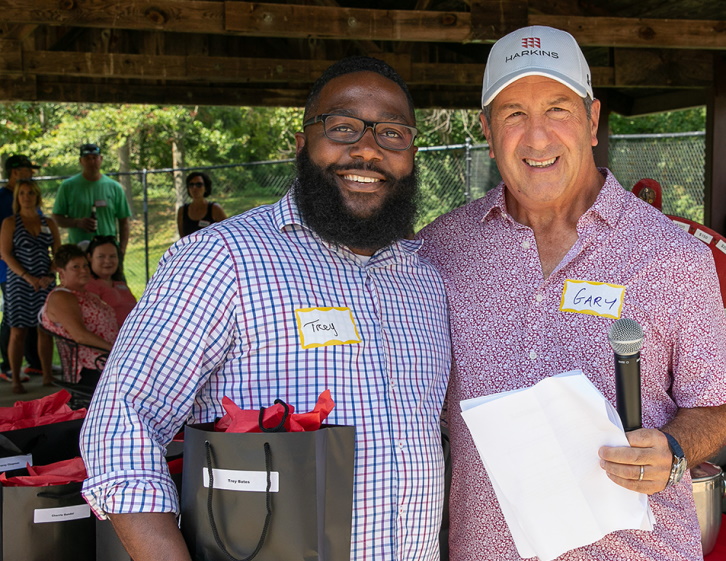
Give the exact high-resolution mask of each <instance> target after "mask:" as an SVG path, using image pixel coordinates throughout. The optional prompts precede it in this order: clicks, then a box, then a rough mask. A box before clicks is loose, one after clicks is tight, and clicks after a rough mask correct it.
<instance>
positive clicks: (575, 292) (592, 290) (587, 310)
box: [560, 279, 625, 319]
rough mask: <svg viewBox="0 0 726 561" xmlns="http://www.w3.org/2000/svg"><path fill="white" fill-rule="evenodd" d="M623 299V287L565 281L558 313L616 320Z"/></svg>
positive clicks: (618, 316) (621, 307) (602, 283)
mask: <svg viewBox="0 0 726 561" xmlns="http://www.w3.org/2000/svg"><path fill="white" fill-rule="evenodd" d="M624 299H625V287H624V286H622V285H619V284H608V283H605V282H591V281H582V280H571V279H567V280H566V281H565V286H564V289H563V290H562V300H561V302H560V311H561V312H574V313H577V314H589V315H592V316H600V317H604V318H613V319H618V318H620V312H621V311H622V309H623V301H624Z"/></svg>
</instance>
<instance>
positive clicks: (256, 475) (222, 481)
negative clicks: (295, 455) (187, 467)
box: [202, 468, 280, 493]
mask: <svg viewBox="0 0 726 561" xmlns="http://www.w3.org/2000/svg"><path fill="white" fill-rule="evenodd" d="M202 475H203V477H204V486H205V487H209V472H208V471H207V468H202ZM212 476H213V477H214V488H215V489H225V490H227V491H256V492H261V493H264V492H266V491H267V472H266V471H243V470H236V469H212ZM279 490H280V473H279V472H277V471H271V472H270V492H271V493H277V492H279Z"/></svg>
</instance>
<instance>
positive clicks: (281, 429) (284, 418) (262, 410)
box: [257, 399, 290, 432]
mask: <svg viewBox="0 0 726 561" xmlns="http://www.w3.org/2000/svg"><path fill="white" fill-rule="evenodd" d="M278 403H279V404H281V405H282V407H283V408H284V409H285V412H284V413H283V414H282V420H281V421H280V423H279V424H278V425H277V426H276V427H272V428H269V429H268V428H266V427H265V425H263V424H262V418H263V417H264V416H265V407H260V417H259V419H258V421H257V422H258V423H259V424H260V430H261V431H262V432H285V422H286V421H287V418H288V417H289V416H290V407H289V406H288V405H287V403H285V402H284V401H282V400H281V399H276V400H275V405H277V404H278Z"/></svg>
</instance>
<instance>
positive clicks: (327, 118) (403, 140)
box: [303, 113, 418, 151]
mask: <svg viewBox="0 0 726 561" xmlns="http://www.w3.org/2000/svg"><path fill="white" fill-rule="evenodd" d="M315 123H323V132H324V133H325V136H326V137H327V138H328V139H329V140H332V141H333V142H339V143H341V144H354V143H356V142H358V141H359V140H360V139H361V138H363V135H364V134H365V133H366V130H368V129H371V131H372V132H373V138H374V139H375V141H376V144H378V146H380V147H381V148H383V149H385V150H396V151H403V150H408V149H409V148H411V145H412V144H413V141H414V140H415V138H416V135H417V134H418V129H417V128H416V127H409V126H408V125H403V124H401V123H386V122H376V121H366V120H365V119H359V118H358V117H351V116H349V115H335V114H333V113H325V114H323V115H318V116H317V117H313V118H312V119H309V120H308V121H306V122H304V123H303V128H305V127H308V126H310V125H314V124H315Z"/></svg>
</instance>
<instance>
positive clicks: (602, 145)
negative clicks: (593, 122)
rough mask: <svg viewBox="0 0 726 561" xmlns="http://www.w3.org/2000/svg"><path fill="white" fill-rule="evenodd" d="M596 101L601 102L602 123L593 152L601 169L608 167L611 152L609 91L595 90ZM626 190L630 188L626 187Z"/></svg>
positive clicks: (598, 127) (599, 123)
mask: <svg viewBox="0 0 726 561" xmlns="http://www.w3.org/2000/svg"><path fill="white" fill-rule="evenodd" d="M593 93H594V94H595V99H599V100H600V121H599V122H598V124H597V146H595V148H593V150H592V152H593V155H594V156H595V165H596V166H597V167H600V168H606V167H608V161H609V160H608V153H609V150H610V140H609V137H610V105H609V103H608V91H607V90H606V89H595V90H594V92H593ZM624 187H626V188H628V187H630V186H627V185H626V186H624Z"/></svg>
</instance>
